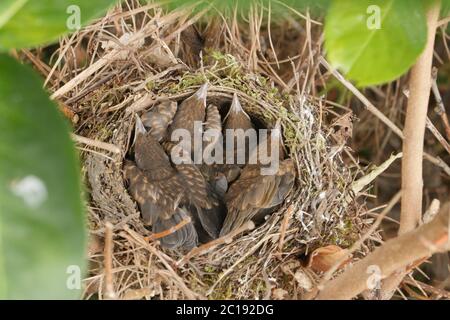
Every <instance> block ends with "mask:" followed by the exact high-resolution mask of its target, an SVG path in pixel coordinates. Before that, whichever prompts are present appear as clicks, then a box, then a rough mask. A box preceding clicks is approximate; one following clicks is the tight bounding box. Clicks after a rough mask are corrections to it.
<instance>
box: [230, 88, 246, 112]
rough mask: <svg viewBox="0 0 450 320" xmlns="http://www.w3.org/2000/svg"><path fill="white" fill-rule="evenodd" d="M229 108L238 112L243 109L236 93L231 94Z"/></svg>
mask: <svg viewBox="0 0 450 320" xmlns="http://www.w3.org/2000/svg"><path fill="white" fill-rule="evenodd" d="M231 110H233V112H234V113H239V112H242V111H244V110H243V109H242V105H241V102H240V101H239V98H238V96H237V94H236V93H235V94H234V95H233V102H231Z"/></svg>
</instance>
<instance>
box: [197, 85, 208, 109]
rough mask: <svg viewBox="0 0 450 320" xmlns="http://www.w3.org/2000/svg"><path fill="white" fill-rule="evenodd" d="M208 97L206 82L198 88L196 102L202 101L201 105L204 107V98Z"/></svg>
mask: <svg viewBox="0 0 450 320" xmlns="http://www.w3.org/2000/svg"><path fill="white" fill-rule="evenodd" d="M207 95H208V82H206V83H205V84H204V85H202V86H201V87H200V89H198V90H197V92H196V93H195V96H196V97H197V99H198V100H201V101H203V104H204V105H205V107H206V96H207Z"/></svg>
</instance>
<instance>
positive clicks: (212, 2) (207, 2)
mask: <svg viewBox="0 0 450 320" xmlns="http://www.w3.org/2000/svg"><path fill="white" fill-rule="evenodd" d="M329 2H330V0H225V1H224V0H168V1H167V2H164V3H167V5H168V7H169V9H176V8H179V7H182V6H192V8H193V13H198V12H200V11H202V10H204V9H206V8H208V7H209V8H211V10H209V12H208V14H209V15H214V16H217V15H219V13H220V14H223V15H225V16H226V17H230V16H231V17H232V16H234V10H235V9H237V11H238V12H239V13H242V15H241V14H238V15H237V18H238V19H242V18H243V16H247V15H248V13H249V11H250V9H251V7H252V6H253V5H254V4H255V3H256V4H258V5H262V6H264V8H269V4H270V8H271V15H272V16H271V19H272V21H273V20H276V19H284V18H285V17H286V13H290V10H289V9H288V7H290V8H292V9H294V10H298V11H301V12H305V11H306V10H307V9H308V10H309V12H310V13H311V14H312V16H313V17H314V16H316V15H320V14H321V13H323V11H324V9H326V7H327V6H328V4H329ZM263 13H264V14H267V11H266V10H265V11H264V12H263ZM207 17H209V16H208V15H207Z"/></svg>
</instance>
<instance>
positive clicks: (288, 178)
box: [220, 122, 295, 236]
mask: <svg viewBox="0 0 450 320" xmlns="http://www.w3.org/2000/svg"><path fill="white" fill-rule="evenodd" d="M279 127H280V125H279V122H278V123H277V125H276V126H275V129H279ZM275 132H278V131H275ZM273 138H275V139H279V140H280V141H278V142H279V143H281V135H278V134H274V135H270V136H269V137H268V141H267V140H264V141H261V142H260V143H259V144H258V148H257V151H255V153H257V154H258V155H259V152H260V150H262V147H263V146H262V145H263V144H267V145H269V146H270V145H271V144H272V143H274V142H273V141H271V140H272V139H273ZM283 158H284V154H283V153H282V152H279V164H278V168H277V170H276V171H275V172H274V173H272V174H270V175H263V174H262V171H261V169H263V168H264V165H263V164H261V163H257V164H248V165H247V166H245V167H244V168H243V169H242V171H241V175H240V177H239V178H238V180H236V181H235V182H234V183H233V184H232V185H231V187H230V189H229V190H228V192H227V194H226V195H225V202H226V205H227V209H228V211H227V216H226V218H225V221H224V224H223V227H222V230H221V232H220V235H221V236H223V235H226V234H228V233H229V232H230V231H231V230H233V229H236V228H238V227H240V226H241V225H242V224H244V223H245V222H246V221H249V220H260V219H261V218H262V217H261V216H264V215H267V214H269V213H272V212H273V211H274V210H275V209H276V207H277V206H278V205H280V204H281V203H282V202H283V201H284V199H285V198H286V196H287V195H288V193H289V192H290V190H291V189H292V187H293V185H294V179H295V167H294V163H293V161H292V160H291V159H287V160H283ZM258 159H259V157H258ZM275 160H277V159H275ZM243 190H245V192H243Z"/></svg>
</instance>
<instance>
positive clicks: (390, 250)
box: [317, 203, 450, 300]
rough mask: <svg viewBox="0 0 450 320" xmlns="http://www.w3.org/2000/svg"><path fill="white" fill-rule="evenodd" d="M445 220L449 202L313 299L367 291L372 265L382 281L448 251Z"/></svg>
mask: <svg viewBox="0 0 450 320" xmlns="http://www.w3.org/2000/svg"><path fill="white" fill-rule="evenodd" d="M449 218H450V203H447V204H445V205H444V206H443V207H442V209H441V211H440V212H439V214H438V215H437V216H436V218H434V219H433V220H432V221H431V222H429V223H427V224H423V225H422V226H420V227H419V228H417V229H415V230H412V231H410V232H407V233H404V234H402V235H400V236H398V237H397V238H394V239H391V240H388V241H387V242H386V243H385V244H384V245H382V246H381V247H379V248H378V249H376V250H375V251H373V252H372V253H370V254H369V255H368V256H366V257H365V258H364V259H362V260H359V261H358V262H356V263H355V264H354V265H353V266H351V267H349V268H348V269H347V270H345V272H344V273H343V274H341V275H340V276H338V277H337V278H335V279H333V280H331V281H330V282H328V283H327V284H326V285H325V286H324V288H323V289H322V290H321V291H320V292H319V294H318V296H317V299H319V300H322V299H323V300H328V299H334V300H336V299H342V300H348V299H351V298H353V297H355V296H357V295H358V294H360V293H361V292H363V291H364V290H366V289H368V284H369V280H370V278H371V277H373V276H374V275H373V274H371V273H368V270H370V267H373V266H376V267H377V269H378V270H379V272H380V274H378V276H379V277H380V279H383V278H386V277H388V276H390V275H392V274H394V273H395V272H396V271H398V270H401V269H402V268H407V267H408V266H409V265H411V264H414V263H415V262H417V261H420V260H422V259H424V258H425V257H429V256H430V255H432V254H433V253H436V252H442V251H447V250H449V249H450V243H449V241H448V240H449V234H448V233H449Z"/></svg>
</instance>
